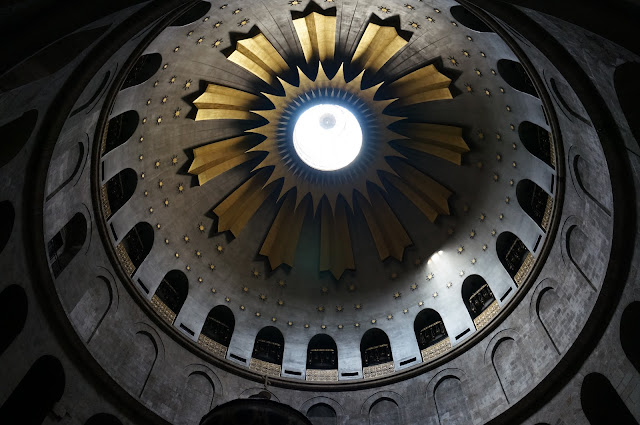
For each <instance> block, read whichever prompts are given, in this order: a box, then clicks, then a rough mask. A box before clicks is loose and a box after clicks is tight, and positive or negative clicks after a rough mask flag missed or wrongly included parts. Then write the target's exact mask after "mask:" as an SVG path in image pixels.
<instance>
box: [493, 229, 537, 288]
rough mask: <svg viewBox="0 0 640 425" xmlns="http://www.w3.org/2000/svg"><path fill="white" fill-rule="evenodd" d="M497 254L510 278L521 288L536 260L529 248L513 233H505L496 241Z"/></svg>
mask: <svg viewBox="0 0 640 425" xmlns="http://www.w3.org/2000/svg"><path fill="white" fill-rule="evenodd" d="M496 252H497V254H498V258H499V259H500V262H501V263H502V265H503V266H504V268H505V269H506V270H507V273H509V276H511V278H512V279H513V280H514V281H515V282H516V285H518V286H520V285H521V284H522V283H523V282H524V281H525V279H526V278H527V276H528V275H529V272H530V271H531V267H532V266H533V262H534V258H533V255H532V254H531V252H529V249H528V248H527V246H526V245H525V244H524V242H522V241H521V240H520V238H518V237H517V236H516V235H514V234H513V233H511V232H503V233H500V236H498V240H497V241H496Z"/></svg>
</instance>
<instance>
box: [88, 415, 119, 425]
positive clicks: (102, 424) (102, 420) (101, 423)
mask: <svg viewBox="0 0 640 425" xmlns="http://www.w3.org/2000/svg"><path fill="white" fill-rule="evenodd" d="M84 425H122V421H120V419H118V418H116V417H115V416H113V415H110V414H108V413H98V414H96V415H93V416H92V417H90V418H89V419H87V421H86V422H85V423H84Z"/></svg>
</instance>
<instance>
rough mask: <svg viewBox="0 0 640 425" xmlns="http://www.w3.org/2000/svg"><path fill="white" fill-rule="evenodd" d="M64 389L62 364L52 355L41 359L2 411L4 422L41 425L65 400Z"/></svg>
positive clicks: (24, 378)
mask: <svg viewBox="0 0 640 425" xmlns="http://www.w3.org/2000/svg"><path fill="white" fill-rule="evenodd" d="M64 386H65V376H64V369H63V367H62V364H61V363H60V361H59V360H58V359H57V358H55V357H53V356H49V355H45V356H42V357H40V358H39V359H38V360H36V361H35V362H34V363H33V365H32V366H31V368H30V369H29V371H28V372H27V373H26V374H25V375H24V377H23V378H22V380H21V381H20V383H19V384H18V386H17V387H16V388H15V389H14V390H13V392H12V393H11V395H10V396H9V398H8V399H7V400H6V401H5V402H4V404H3V405H2V407H1V408H0V422H1V423H5V424H18V423H19V424H24V425H40V424H41V423H42V422H43V421H44V419H45V417H46V416H47V413H49V412H50V411H51V409H52V408H53V405H54V404H55V403H56V402H57V401H59V400H60V399H61V398H62V394H63V393H64Z"/></svg>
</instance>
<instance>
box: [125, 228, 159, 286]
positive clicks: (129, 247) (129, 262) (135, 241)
mask: <svg viewBox="0 0 640 425" xmlns="http://www.w3.org/2000/svg"><path fill="white" fill-rule="evenodd" d="M152 247H153V227H151V225H150V224H149V223H138V224H136V225H135V226H133V228H132V229H131V230H129V233H127V234H126V236H125V237H124V238H123V239H122V242H120V244H119V245H118V246H117V247H116V254H117V255H118V259H119V260H120V261H121V262H122V265H123V267H124V268H125V270H126V271H127V273H129V276H133V274H134V273H135V272H136V270H137V269H138V267H140V264H142V262H143V261H144V259H145V258H147V255H149V252H150V251H151V248H152Z"/></svg>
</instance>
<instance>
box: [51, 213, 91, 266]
mask: <svg viewBox="0 0 640 425" xmlns="http://www.w3.org/2000/svg"><path fill="white" fill-rule="evenodd" d="M86 238H87V219H86V218H84V215H82V214H81V213H76V215H74V216H73V217H71V220H69V221H68V222H67V224H65V225H64V227H63V228H62V229H61V230H60V231H59V232H58V233H56V234H55V236H54V237H52V238H51V239H50V240H49V243H48V244H47V251H48V252H49V261H50V262H51V270H52V271H53V275H54V276H55V277H58V276H60V273H62V271H63V270H64V269H65V267H67V266H68V265H69V263H70V262H71V260H73V258H74V257H75V256H76V254H77V253H78V252H79V251H80V249H82V245H84V241H85V239H86Z"/></svg>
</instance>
